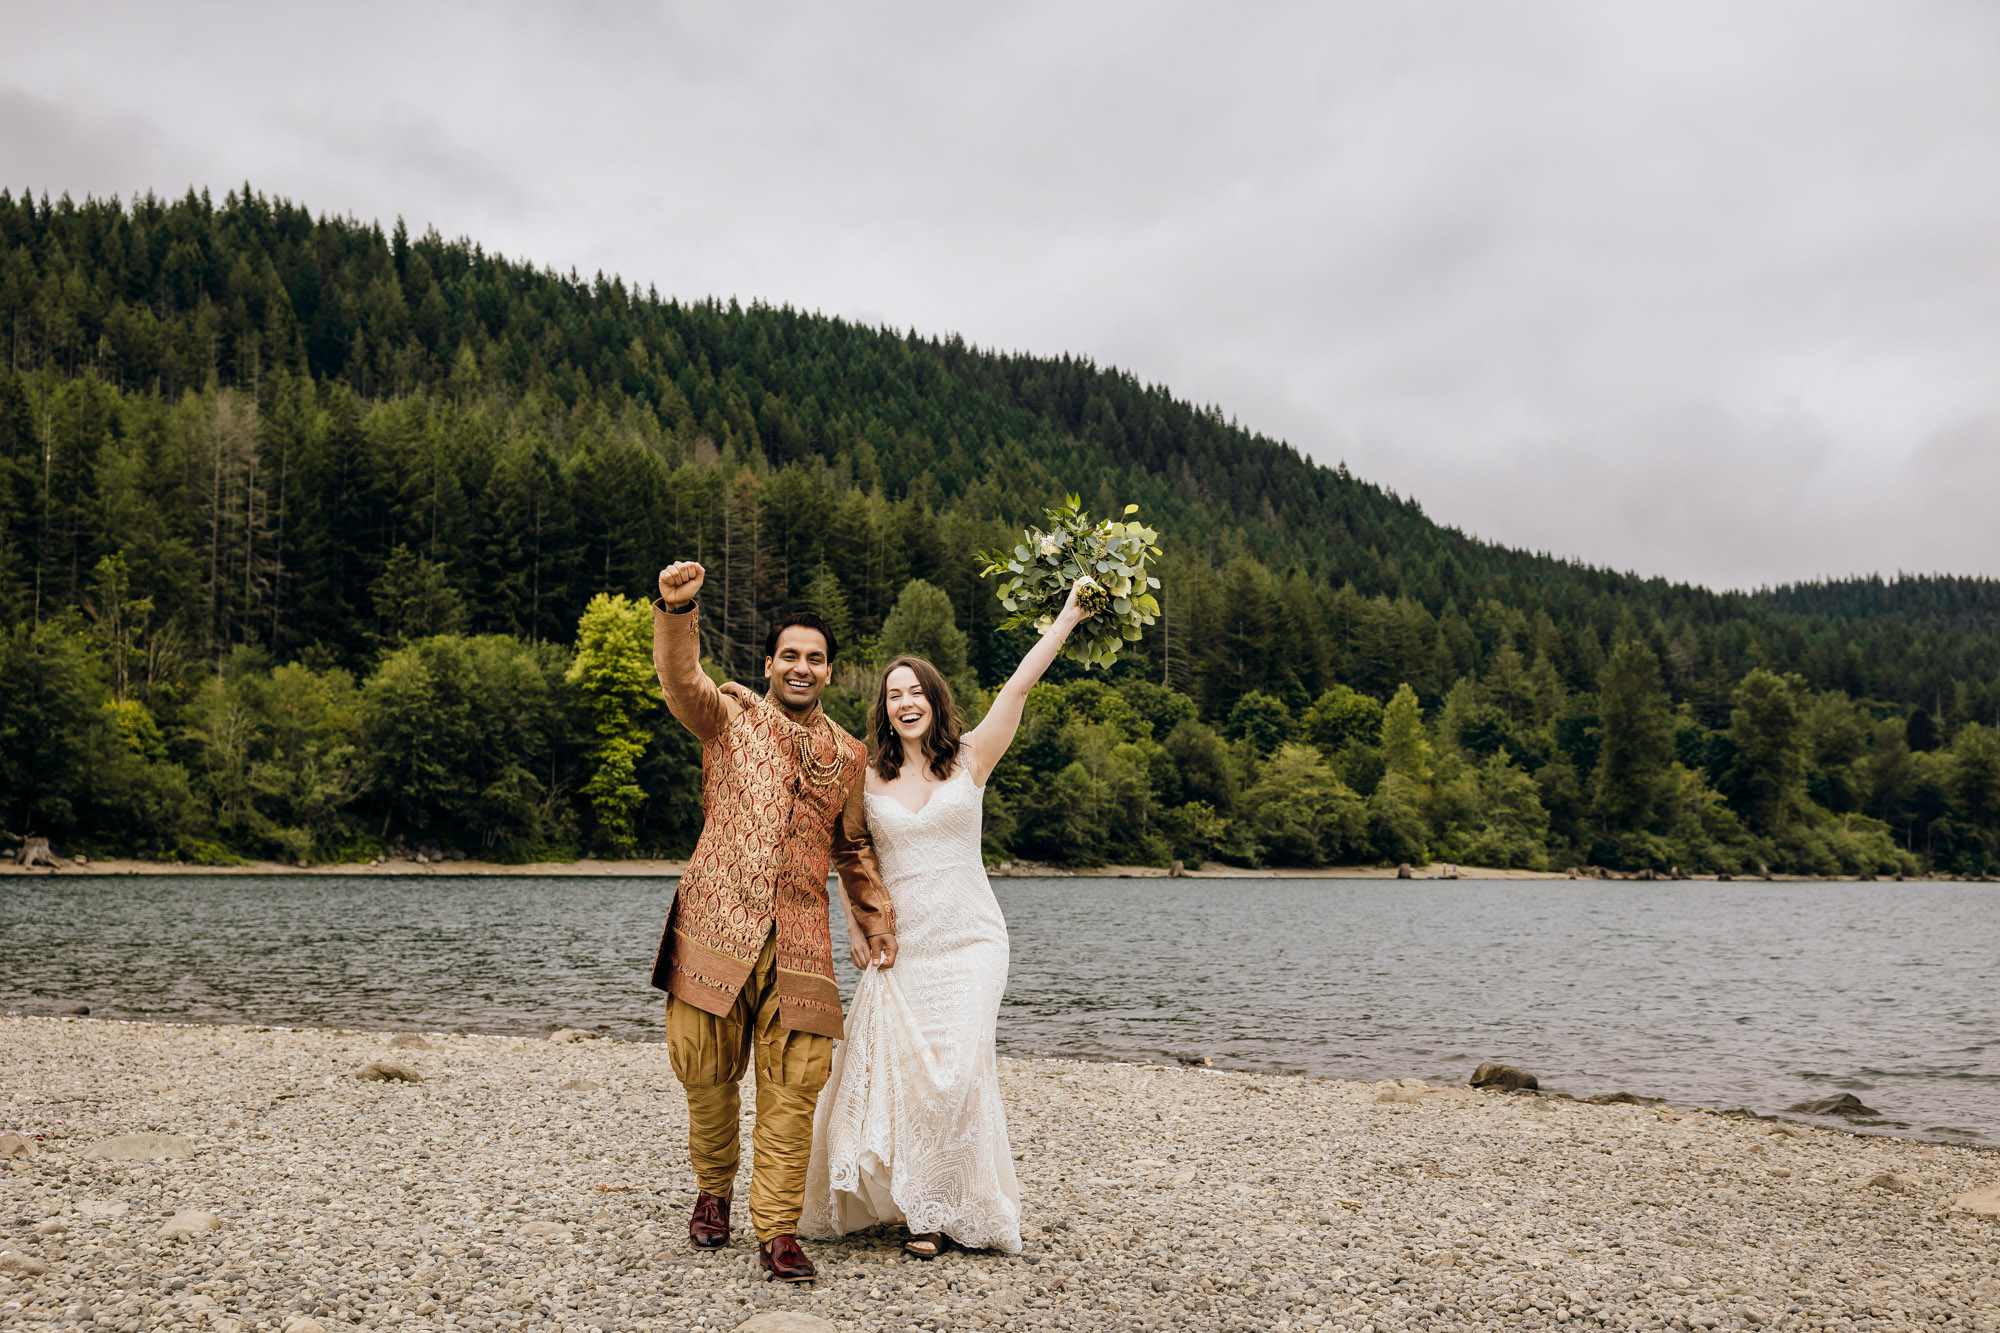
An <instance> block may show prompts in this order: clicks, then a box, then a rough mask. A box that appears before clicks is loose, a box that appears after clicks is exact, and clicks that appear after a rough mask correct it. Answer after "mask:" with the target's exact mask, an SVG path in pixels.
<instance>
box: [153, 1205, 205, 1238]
mask: <svg viewBox="0 0 2000 1333" xmlns="http://www.w3.org/2000/svg"><path fill="white" fill-rule="evenodd" d="M220 1230H222V1219H221V1218H219V1217H217V1216H216V1215H215V1214H214V1213H205V1212H202V1211H201V1210H200V1209H198V1208H191V1209H189V1210H188V1211H186V1212H184V1213H175V1214H174V1215H173V1216H172V1217H170V1218H168V1219H167V1220H166V1221H164V1222H162V1223H160V1229H159V1230H158V1231H155V1232H154V1233H153V1234H154V1235H155V1236H165V1237H167V1238H168V1239H169V1240H171V1239H174V1238H176V1237H187V1236H199V1235H202V1234H204V1233H206V1232H210V1231H220Z"/></svg>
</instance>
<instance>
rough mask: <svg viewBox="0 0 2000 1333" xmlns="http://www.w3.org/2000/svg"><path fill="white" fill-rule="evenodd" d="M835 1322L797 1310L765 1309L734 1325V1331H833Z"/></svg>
mask: <svg viewBox="0 0 2000 1333" xmlns="http://www.w3.org/2000/svg"><path fill="white" fill-rule="evenodd" d="M835 1327H836V1326H835V1324H834V1322H833V1321H832V1320H830V1319H822V1318H820V1317H819V1316H818V1315H816V1314H806V1313H804V1312H803V1311H799V1310H766V1311H765V1312H764V1313H763V1314H756V1315H751V1316H750V1317H749V1318H748V1319H746V1320H744V1321H743V1322H742V1323H740V1324H738V1325H737V1326H736V1333H834V1329H835Z"/></svg>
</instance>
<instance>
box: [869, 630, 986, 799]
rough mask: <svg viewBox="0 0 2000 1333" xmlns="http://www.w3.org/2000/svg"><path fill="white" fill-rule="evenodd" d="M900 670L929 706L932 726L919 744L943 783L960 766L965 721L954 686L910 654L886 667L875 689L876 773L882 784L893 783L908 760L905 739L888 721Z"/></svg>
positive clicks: (872, 729) (873, 747) (871, 727)
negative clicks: (891, 693)
mask: <svg viewBox="0 0 2000 1333" xmlns="http://www.w3.org/2000/svg"><path fill="white" fill-rule="evenodd" d="M898 667H908V668H909V669H910V670H911V672H912V673H914V674H915V676H916V678H917V687H918V688H919V689H921V690H922V691H923V692H924V698H925V699H926V700H927V701H928V702H929V703H930V706H931V724H930V726H929V727H928V728H926V729H925V731H924V735H923V739H922V740H921V741H919V742H918V744H919V746H920V748H922V750H923V752H924V766H925V767H926V768H928V769H930V771H931V776H932V777H935V778H936V779H937V780H938V781H939V782H943V781H944V780H945V779H946V778H948V777H950V776H951V769H952V765H953V764H956V763H957V762H958V741H959V737H961V736H963V735H964V734H965V719H964V718H963V717H962V716H960V714H959V711H958V702H957V700H955V699H953V698H952V697H951V686H949V685H947V684H945V681H944V677H943V676H941V675H939V674H938V669H937V668H936V667H934V666H932V665H931V664H930V663H929V662H926V661H925V660H924V659H923V658H921V657H911V656H909V655H908V654H905V655H904V656H902V657H899V658H897V659H896V660H895V661H893V662H891V663H889V665H888V666H886V667H884V668H883V669H882V683H881V684H880V685H877V686H876V687H875V707H874V708H872V709H870V710H869V713H868V739H869V742H870V743H869V747H868V748H869V749H871V750H873V751H874V752H875V771H876V773H878V774H880V775H881V778H882V781H884V782H894V781H895V780H896V775H897V774H898V773H901V772H902V771H903V763H904V761H905V759H906V758H907V756H906V755H904V753H903V738H902V737H901V736H899V735H897V734H896V728H895V727H894V726H893V725H892V724H891V723H890V721H889V677H890V676H892V675H894V674H895V672H896V669H897V668H898Z"/></svg>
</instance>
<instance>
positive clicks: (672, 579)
mask: <svg viewBox="0 0 2000 1333" xmlns="http://www.w3.org/2000/svg"><path fill="white" fill-rule="evenodd" d="M706 577H708V571H707V570H705V569H703V568H702V567H701V566H700V565H699V564H696V563H695V562H694V561H692V560H677V561H675V562H674V563H673V564H671V565H668V566H667V567H666V568H665V569H663V570H661V571H660V600H661V601H662V602H663V603H665V604H666V605H667V607H668V608H669V609H671V608H674V607H682V606H686V605H687V604H688V603H689V602H692V601H693V600H694V595H695V594H696V593H698V592H700V591H701V581H702V580H703V579H704V578H706Z"/></svg>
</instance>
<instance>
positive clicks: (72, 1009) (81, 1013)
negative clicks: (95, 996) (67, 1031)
mask: <svg viewBox="0 0 2000 1333" xmlns="http://www.w3.org/2000/svg"><path fill="white" fill-rule="evenodd" d="M56 1012H57V1013H59V1014H61V1015H62V1016H63V1017H65V1018H86V1017H88V1016H89V1014H90V1006H89V1005H87V1004H66V1005H64V1006H63V1007H62V1008H60V1009H58V1010H56Z"/></svg>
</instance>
